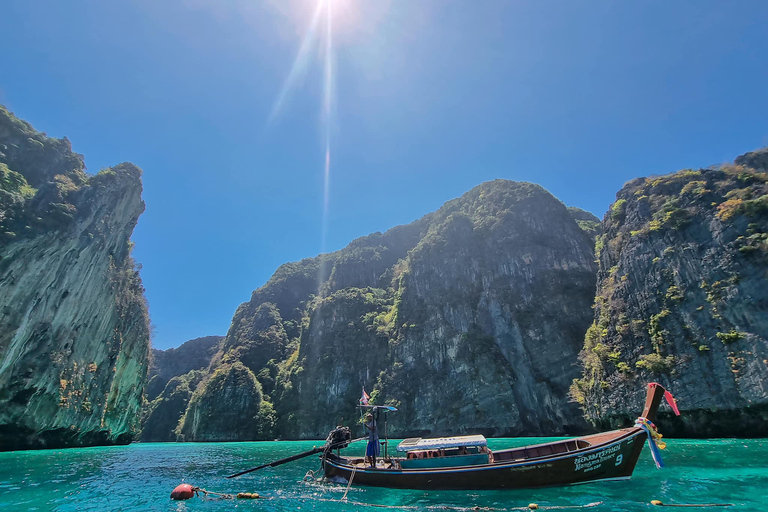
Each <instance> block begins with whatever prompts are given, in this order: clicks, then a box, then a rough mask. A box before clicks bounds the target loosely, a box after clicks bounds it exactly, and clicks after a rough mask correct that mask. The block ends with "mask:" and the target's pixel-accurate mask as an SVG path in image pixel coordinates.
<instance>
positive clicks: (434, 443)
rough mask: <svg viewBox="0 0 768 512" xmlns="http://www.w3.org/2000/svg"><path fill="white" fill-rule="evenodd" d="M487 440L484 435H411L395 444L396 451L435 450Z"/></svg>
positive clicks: (480, 444)
mask: <svg viewBox="0 0 768 512" xmlns="http://www.w3.org/2000/svg"><path fill="white" fill-rule="evenodd" d="M487 445H488V441H486V440H485V437H484V436H479V435H478V436H454V437H436V438H434V439H422V438H420V437H411V438H409V439H405V440H403V441H402V442H401V443H400V444H399V445H397V451H399V452H410V451H412V450H435V449H440V448H458V447H460V446H487Z"/></svg>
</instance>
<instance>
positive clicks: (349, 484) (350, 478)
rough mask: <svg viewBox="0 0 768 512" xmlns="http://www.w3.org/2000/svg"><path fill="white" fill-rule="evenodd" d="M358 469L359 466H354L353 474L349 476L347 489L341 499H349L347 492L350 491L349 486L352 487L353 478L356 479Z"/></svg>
mask: <svg viewBox="0 0 768 512" xmlns="http://www.w3.org/2000/svg"><path fill="white" fill-rule="evenodd" d="M356 471H357V466H352V475H350V477H349V482H347V490H346V491H344V496H342V497H341V501H347V493H348V492H349V488H350V487H352V480H354V479H355V472H356Z"/></svg>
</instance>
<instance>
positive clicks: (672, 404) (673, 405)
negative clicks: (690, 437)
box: [664, 390, 680, 416]
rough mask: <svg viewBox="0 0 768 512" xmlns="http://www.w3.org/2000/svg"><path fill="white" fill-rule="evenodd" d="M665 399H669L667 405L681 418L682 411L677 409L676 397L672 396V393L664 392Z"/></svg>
mask: <svg viewBox="0 0 768 512" xmlns="http://www.w3.org/2000/svg"><path fill="white" fill-rule="evenodd" d="M664 398H666V399H667V403H668V404H669V406H670V407H671V408H672V410H673V411H675V414H676V415H678V416H680V410H679V409H678V408H677V400H675V397H673V396H672V393H670V392H669V391H667V390H664Z"/></svg>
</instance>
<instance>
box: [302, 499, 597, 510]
mask: <svg viewBox="0 0 768 512" xmlns="http://www.w3.org/2000/svg"><path fill="white" fill-rule="evenodd" d="M299 499H310V498H299ZM311 499H312V501H327V502H331V503H338V501H337V500H332V499H327V498H311ZM344 503H347V504H348V505H356V506H359V507H374V508H396V509H399V510H456V511H459V512H473V511H478V510H482V511H488V512H509V511H512V510H565V509H579V508H592V507H597V506H598V505H602V504H603V502H602V501H596V502H594V503H587V504H586V505H552V506H546V505H539V504H537V503H530V504H529V505H528V506H525V507H510V508H493V507H480V506H474V507H460V506H453V505H426V506H424V505H421V506H419V505H382V504H379V503H365V502H362V501H346V500H345V501H344Z"/></svg>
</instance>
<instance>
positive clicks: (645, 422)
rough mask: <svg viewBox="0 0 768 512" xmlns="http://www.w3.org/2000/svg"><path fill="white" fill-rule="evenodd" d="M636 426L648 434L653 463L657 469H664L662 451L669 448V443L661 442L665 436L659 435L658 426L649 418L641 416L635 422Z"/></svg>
mask: <svg viewBox="0 0 768 512" xmlns="http://www.w3.org/2000/svg"><path fill="white" fill-rule="evenodd" d="M635 426H636V427H640V428H641V429H643V430H645V433H646V434H648V448H650V450H651V457H653V462H655V463H656V467H657V468H659V469H661V468H663V467H664V461H663V460H662V459H661V450H663V449H664V448H666V447H667V443H665V442H664V441H662V440H661V438H662V437H663V436H662V435H661V434H659V431H658V429H657V428H656V425H654V424H653V423H652V422H651V421H650V420H649V419H648V418H643V417H642V416H640V417H639V418H637V419H636V420H635Z"/></svg>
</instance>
